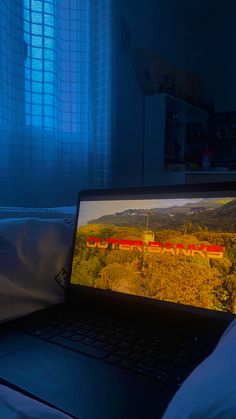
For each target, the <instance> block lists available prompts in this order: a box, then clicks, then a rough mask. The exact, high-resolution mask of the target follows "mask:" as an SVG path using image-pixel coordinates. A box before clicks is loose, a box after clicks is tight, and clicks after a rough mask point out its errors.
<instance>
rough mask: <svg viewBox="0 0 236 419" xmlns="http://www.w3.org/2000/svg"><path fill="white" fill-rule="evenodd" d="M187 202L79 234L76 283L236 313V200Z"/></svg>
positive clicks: (120, 215) (95, 224) (89, 225)
mask: <svg viewBox="0 0 236 419" xmlns="http://www.w3.org/2000/svg"><path fill="white" fill-rule="evenodd" d="M185 201H186V200H185ZM189 201H190V202H187V203H186V202H184V203H183V204H182V205H171V204H170V201H168V202H167V201H166V202H167V203H166V206H165V205H163V204H162V206H161V207H160V205H159V206H158V205H157V207H155V206H154V207H153V206H152V208H151V207H150V208H147V205H146V206H145V208H128V209H125V210H123V211H118V212H115V211H114V212H112V213H111V214H104V215H101V216H99V217H97V218H91V219H90V220H88V221H87V222H86V224H85V225H82V226H80V227H78V230H77V237H76V245H75V256H74V261H73V271H72V283H74V284H81V285H87V286H90V287H95V288H101V289H108V290H112V291H116V292H121V293H126V294H133V295H138V296H144V297H149V298H154V299H158V300H164V301H169V302H175V303H181V304H186V305H192V306H196V307H204V308H208V309H214V310H220V311H230V312H233V313H235V312H236V199H235V198H218V199H212V198H211V199H199V200H198V201H197V202H193V200H189Z"/></svg>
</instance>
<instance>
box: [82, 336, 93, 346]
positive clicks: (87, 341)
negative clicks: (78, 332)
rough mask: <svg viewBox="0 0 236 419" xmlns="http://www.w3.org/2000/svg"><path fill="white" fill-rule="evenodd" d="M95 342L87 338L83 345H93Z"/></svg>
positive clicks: (83, 340)
mask: <svg viewBox="0 0 236 419" xmlns="http://www.w3.org/2000/svg"><path fill="white" fill-rule="evenodd" d="M92 342H94V339H90V338H85V337H83V339H81V343H84V344H85V345H91V343H92Z"/></svg>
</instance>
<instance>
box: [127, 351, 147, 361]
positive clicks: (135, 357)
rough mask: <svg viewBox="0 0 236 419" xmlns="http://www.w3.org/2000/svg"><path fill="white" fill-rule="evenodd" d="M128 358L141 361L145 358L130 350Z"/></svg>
mask: <svg viewBox="0 0 236 419" xmlns="http://www.w3.org/2000/svg"><path fill="white" fill-rule="evenodd" d="M129 358H130V359H132V360H133V361H142V360H143V359H144V358H145V356H144V355H143V354H140V353H137V352H131V353H130V354H129Z"/></svg>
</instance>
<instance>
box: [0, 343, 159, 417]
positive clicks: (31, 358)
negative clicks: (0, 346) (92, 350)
mask: <svg viewBox="0 0 236 419" xmlns="http://www.w3.org/2000/svg"><path fill="white" fill-rule="evenodd" d="M0 375H1V377H2V378H4V379H6V380H7V381H9V382H11V383H13V384H15V385H16V386H18V387H20V388H22V389H24V390H26V391H28V392H29V393H32V394H34V395H36V396H37V397H39V398H40V399H42V400H46V401H47V402H49V403H51V404H52V405H54V406H57V407H59V408H60V409H62V410H64V411H65V412H67V413H71V414H73V415H75V416H76V417H79V418H80V419H101V418H102V419H106V418H109V419H120V418H121V417H122V418H130V417H135V418H143V417H149V418H150V419H151V418H152V417H157V411H158V410H159V409H160V408H161V406H158V404H159V403H158V401H159V402H161V401H162V402H164V400H163V399H164V398H163V395H162V394H160V393H159V396H160V398H159V397H157V391H158V388H157V387H156V386H153V385H151V384H149V382H148V381H146V380H143V379H140V380H139V379H137V378H138V377H137V376H136V374H135V375H133V374H129V373H127V372H126V371H125V370H122V369H118V368H115V367H110V366H109V365H107V364H106V363H104V362H98V361H96V360H94V359H92V358H90V357H87V356H83V355H80V354H77V353H73V352H69V351H64V349H63V348H62V349H61V348H55V349H54V348H52V349H51V348H49V347H47V348H46V347H45V346H43V345H42V346H41V345H34V344H33V345H29V346H27V347H25V348H23V349H20V350H18V351H16V352H15V353H14V354H10V355H7V356H4V357H3V358H1V359H0ZM144 401H145V402H144ZM161 404H162V403H161ZM158 408H159V409H158ZM149 409H150V410H149ZM148 411H149V412H148ZM146 415H147V416H146Z"/></svg>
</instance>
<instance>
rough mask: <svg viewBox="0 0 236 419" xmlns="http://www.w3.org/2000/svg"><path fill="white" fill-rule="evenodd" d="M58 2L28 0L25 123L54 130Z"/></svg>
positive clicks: (26, 7)
mask: <svg viewBox="0 0 236 419" xmlns="http://www.w3.org/2000/svg"><path fill="white" fill-rule="evenodd" d="M54 3H55V0H47V1H44V0H24V39H25V42H26V44H27V58H26V61H25V123H26V125H31V126H35V127H41V128H53V126H54V121H53V117H54V116H55V115H54V114H55V97H54V77H55V75H54V71H55V51H54V47H55V44H54V36H55V28H54V22H55V15H54V9H55V4H54Z"/></svg>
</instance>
